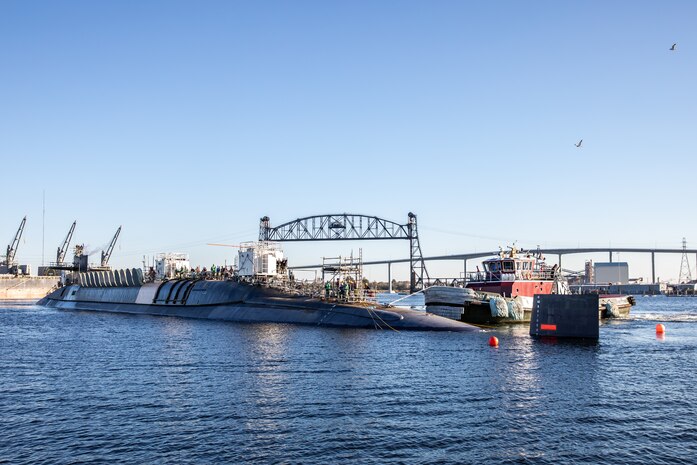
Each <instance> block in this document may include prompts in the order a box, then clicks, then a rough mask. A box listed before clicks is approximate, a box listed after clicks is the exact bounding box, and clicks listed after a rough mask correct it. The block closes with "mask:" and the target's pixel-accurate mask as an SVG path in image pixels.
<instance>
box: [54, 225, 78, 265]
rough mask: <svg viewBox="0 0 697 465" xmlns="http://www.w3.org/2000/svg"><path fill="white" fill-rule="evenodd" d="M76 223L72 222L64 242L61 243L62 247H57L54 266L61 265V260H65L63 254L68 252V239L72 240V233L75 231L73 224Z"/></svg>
mask: <svg viewBox="0 0 697 465" xmlns="http://www.w3.org/2000/svg"><path fill="white" fill-rule="evenodd" d="M76 223H77V221H73V225H72V226H71V227H70V231H68V235H67V236H65V240H64V241H63V245H61V246H60V247H58V252H57V253H56V264H58V265H60V264H61V263H63V260H64V259H65V252H67V251H68V246H69V245H70V239H72V238H73V232H74V231H75V224H76Z"/></svg>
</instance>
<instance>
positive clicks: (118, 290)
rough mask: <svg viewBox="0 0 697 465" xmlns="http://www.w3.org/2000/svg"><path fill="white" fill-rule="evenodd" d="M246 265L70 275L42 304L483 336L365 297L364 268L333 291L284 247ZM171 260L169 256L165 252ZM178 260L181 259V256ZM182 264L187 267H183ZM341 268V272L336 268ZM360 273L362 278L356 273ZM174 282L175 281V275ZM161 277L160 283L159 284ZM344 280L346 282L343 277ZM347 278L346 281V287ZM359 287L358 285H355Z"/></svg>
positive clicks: (259, 248) (170, 264)
mask: <svg viewBox="0 0 697 465" xmlns="http://www.w3.org/2000/svg"><path fill="white" fill-rule="evenodd" d="M238 254H239V255H238V266H237V267H236V269H235V270H234V272H233V273H232V274H230V275H226V276H223V277H221V276H216V278H217V279H212V277H211V276H210V275H207V274H206V273H203V274H200V273H194V272H193V271H191V270H190V267H188V261H187V263H186V264H184V263H183V262H184V261H183V260H181V257H173V256H172V255H173V254H167V256H164V257H162V258H161V259H158V261H157V262H156V268H158V271H157V272H155V270H154V269H153V268H151V269H150V270H149V272H148V276H145V275H144V273H143V271H142V270H141V269H138V268H134V269H126V270H88V271H84V272H83V271H77V272H72V273H69V274H66V275H65V278H66V279H65V283H64V285H63V286H62V287H60V288H59V289H56V290H55V291H53V292H51V293H50V294H48V295H46V296H45V297H44V298H42V299H41V300H40V301H39V302H38V303H37V305H40V306H44V307H50V308H56V309H61V310H76V311H95V312H112V313H126V314H136V315H155V316H169V317H182V318H198V319H210V320H223V321H230V322H238V323H289V324H299V325H313V326H325V327H338V328H365V329H383V330H395V331H402V330H420V331H453V332H467V331H479V328H477V327H475V326H472V325H469V324H467V323H463V322H460V321H455V320H451V319H449V318H444V317H441V316H438V315H434V314H431V313H427V312H425V311H419V310H413V309H408V308H398V307H388V306H384V305H380V304H378V303H377V302H376V301H374V300H372V301H371V300H368V299H365V298H364V294H363V292H364V291H363V290H358V289H356V286H355V283H356V282H360V280H359V279H356V278H360V275H359V274H355V275H354V276H353V279H352V277H351V276H349V275H350V271H351V270H354V271H355V270H357V268H356V267H343V268H342V267H339V268H340V269H341V270H344V271H346V270H349V273H348V274H346V275H343V276H342V277H338V278H335V276H336V274H335V275H332V277H331V280H328V281H327V283H330V284H331V285H333V284H334V282H335V279H336V281H337V282H338V281H341V283H342V285H343V284H344V282H345V283H346V284H345V287H343V288H342V290H341V291H340V292H339V289H338V287H339V286H334V287H335V288H336V289H332V291H331V292H330V290H329V289H328V286H327V289H325V287H324V280H323V282H322V284H321V285H319V286H318V284H319V283H316V282H314V283H312V285H309V286H305V285H304V284H303V283H299V282H296V281H295V280H294V278H293V277H292V273H290V272H289V271H288V269H287V260H286V259H285V258H284V257H283V254H282V252H281V251H280V249H278V248H276V247H274V246H273V245H272V244H269V243H267V242H259V243H251V244H247V245H246V246H244V247H241V248H240V250H239V252H238ZM161 255H164V254H161ZM174 255H176V254H174ZM177 260H179V261H177ZM328 269H334V270H335V269H336V267H328ZM356 273H358V272H356ZM170 276H171V277H170ZM158 277H159V279H158ZM342 278H343V279H342ZM344 279H345V281H344ZM349 283H353V286H349Z"/></svg>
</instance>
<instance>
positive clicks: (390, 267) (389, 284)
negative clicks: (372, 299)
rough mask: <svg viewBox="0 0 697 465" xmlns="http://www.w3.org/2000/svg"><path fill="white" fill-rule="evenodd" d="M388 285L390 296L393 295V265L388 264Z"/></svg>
mask: <svg viewBox="0 0 697 465" xmlns="http://www.w3.org/2000/svg"><path fill="white" fill-rule="evenodd" d="M387 285H388V286H389V287H388V289H389V291H390V294H392V263H391V262H387Z"/></svg>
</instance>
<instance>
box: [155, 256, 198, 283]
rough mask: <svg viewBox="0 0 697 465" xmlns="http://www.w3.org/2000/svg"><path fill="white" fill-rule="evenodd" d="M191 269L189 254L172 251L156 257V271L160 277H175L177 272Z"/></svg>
mask: <svg viewBox="0 0 697 465" xmlns="http://www.w3.org/2000/svg"><path fill="white" fill-rule="evenodd" d="M190 269H191V265H190V264H189V254H186V253H172V252H170V253H161V254H157V256H156V257H155V273H156V274H157V277H158V278H159V279H163V278H174V277H175V276H176V275H177V272H182V273H188V272H189V270H190Z"/></svg>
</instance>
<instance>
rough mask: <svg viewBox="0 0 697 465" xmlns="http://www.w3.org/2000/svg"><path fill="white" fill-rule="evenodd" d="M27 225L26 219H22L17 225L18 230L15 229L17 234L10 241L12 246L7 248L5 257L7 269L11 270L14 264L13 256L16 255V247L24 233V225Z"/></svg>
mask: <svg viewBox="0 0 697 465" xmlns="http://www.w3.org/2000/svg"><path fill="white" fill-rule="evenodd" d="M26 223H27V217H26V216H25V217H24V218H22V222H21V223H20V224H19V229H17V234H15V238H14V240H13V241H12V244H10V245H8V246H7V255H5V265H7V268H11V267H12V266H13V265H14V262H15V256H16V255H17V247H18V246H19V240H20V239H21V238H22V233H23V232H24V225H25V224H26Z"/></svg>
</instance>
